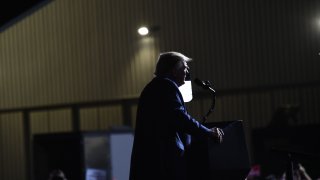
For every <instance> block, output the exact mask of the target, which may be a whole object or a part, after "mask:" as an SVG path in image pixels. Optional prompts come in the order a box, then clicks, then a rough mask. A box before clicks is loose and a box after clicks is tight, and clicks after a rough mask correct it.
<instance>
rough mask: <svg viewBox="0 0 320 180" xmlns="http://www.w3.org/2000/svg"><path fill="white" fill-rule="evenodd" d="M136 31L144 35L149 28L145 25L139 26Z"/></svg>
mask: <svg viewBox="0 0 320 180" xmlns="http://www.w3.org/2000/svg"><path fill="white" fill-rule="evenodd" d="M138 33H139V34H140V35H141V36H145V35H147V34H148V33H149V29H148V28H147V27H145V26H143V27H140V28H139V29H138Z"/></svg>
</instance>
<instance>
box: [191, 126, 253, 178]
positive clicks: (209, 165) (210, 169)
mask: <svg viewBox="0 0 320 180" xmlns="http://www.w3.org/2000/svg"><path fill="white" fill-rule="evenodd" d="M205 126H206V127H208V128H212V127H219V128H221V129H223V131H224V133H225V135H224V139H223V143H222V144H218V143H216V142H214V140H212V139H207V138H204V139H192V145H191V147H190V149H189V151H188V152H187V159H188V161H187V162H188V163H187V165H188V179H189V180H231V179H236V180H241V179H243V180H244V179H245V178H246V177H247V175H248V173H249V171H250V160H249V155H248V151H247V145H246V141H245V134H244V130H243V125H242V120H237V121H230V122H218V123H206V124H205Z"/></svg>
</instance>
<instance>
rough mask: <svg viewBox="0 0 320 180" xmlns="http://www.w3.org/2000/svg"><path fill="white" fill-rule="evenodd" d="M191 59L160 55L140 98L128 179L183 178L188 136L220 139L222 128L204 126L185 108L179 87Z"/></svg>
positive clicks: (175, 53)
mask: <svg viewBox="0 0 320 180" xmlns="http://www.w3.org/2000/svg"><path fill="white" fill-rule="evenodd" d="M190 60H191V59H190V58H188V57H186V56H185V55H183V54H181V53H178V52H166V53H162V54H160V56H159V59H158V62H157V65H156V71H155V75H156V77H154V78H153V79H152V81H151V82H150V83H148V84H147V85H146V87H145V88H144V89H143V91H142V93H141V95H140V99H139V105H138V111H137V118H136V129H135V136H134V144H133V149H132V155H131V168H130V180H147V179H148V180H185V179H186V162H185V157H184V152H185V150H186V148H187V146H188V145H189V144H190V141H191V138H190V135H193V136H199V137H211V138H213V139H215V140H217V141H218V142H219V143H221V142H222V136H223V132H222V130H221V129H219V128H212V129H208V128H206V127H205V126H203V125H201V124H200V123H199V122H198V121H196V120H195V119H194V118H192V117H191V116H190V115H189V114H188V112H187V111H186V108H185V105H184V101H183V97H182V95H181V93H180V91H179V89H178V87H179V86H181V85H183V84H184V83H185V78H186V74H187V73H188V69H189V67H188V65H187V62H188V61H190Z"/></svg>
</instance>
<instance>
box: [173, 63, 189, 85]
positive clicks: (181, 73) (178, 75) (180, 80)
mask: <svg viewBox="0 0 320 180" xmlns="http://www.w3.org/2000/svg"><path fill="white" fill-rule="evenodd" d="M188 70H189V67H188V64H187V62H186V61H179V62H178V64H177V68H176V69H175V70H174V73H173V74H174V78H175V81H176V83H177V85H178V86H182V85H183V84H184V83H185V79H186V75H187V73H188Z"/></svg>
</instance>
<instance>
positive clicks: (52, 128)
mask: <svg viewBox="0 0 320 180" xmlns="http://www.w3.org/2000/svg"><path fill="white" fill-rule="evenodd" d="M319 5H320V4H319V2H316V1H308V2H304V1H302V0H301V1H299V0H297V1H289V0H278V1H264V0H261V1H256V0H201V1H193V0H161V1H158V0H135V1H130V0H53V1H52V2H50V3H48V4H46V5H45V6H43V7H41V8H40V9H38V10H37V11H35V12H34V13H33V14H31V15H30V16H27V17H25V18H23V19H21V20H20V21H18V22H17V23H16V24H14V25H12V26H11V27H8V28H7V29H6V30H5V31H3V32H1V33H0V51H1V53H0V82H1V83H0V96H1V101H0V109H2V110H3V111H1V112H3V113H2V114H1V115H0V134H1V136H0V140H1V141H0V158H1V161H0V176H1V177H3V178H5V179H19V180H23V179H27V175H26V174H27V172H26V171H28V170H30V167H28V162H26V160H28V151H27V149H26V148H30V147H25V141H29V140H30V141H32V135H33V134H36V133H49V132H69V131H73V130H74V122H73V121H74V120H73V110H72V107H71V106H70V107H63V108H61V107H59V108H57V109H55V108H48V109H43V108H42V109H41V108H40V109H37V108H35V109H34V110H31V109H32V107H41V106H48V107H49V106H51V105H56V104H70V103H75V104H76V103H83V102H95V101H106V102H108V101H113V100H115V101H117V103H111V104H108V103H107V104H104V105H97V106H90V107H82V108H80V109H79V130H81V131H91V130H107V129H108V128H110V127H113V126H120V125H123V124H124V122H126V123H125V124H127V125H128V124H130V122H128V121H132V126H134V117H135V111H136V108H137V107H136V104H135V103H129V104H126V103H123V101H122V100H126V99H127V98H137V97H138V95H139V93H140V91H141V89H142V88H143V86H144V85H145V84H146V83H147V82H148V81H149V80H150V79H151V78H152V77H153V70H154V66H155V63H156V58H157V55H158V53H159V52H162V51H167V50H176V51H181V52H183V53H185V54H186V55H188V56H191V57H192V58H193V59H194V61H193V62H192V63H191V64H190V66H191V68H192V76H193V77H199V78H203V79H208V80H211V81H213V83H214V85H215V87H216V89H217V92H218V97H217V102H216V110H215V112H214V113H213V114H212V115H211V116H210V119H209V121H229V120H235V119H243V120H244V121H245V125H246V128H247V129H248V131H247V132H248V133H249V132H250V131H249V130H250V129H251V128H257V127H264V126H266V125H268V123H269V122H270V120H271V119H272V114H273V113H274V111H275V109H276V108H277V107H278V106H280V105H282V104H299V105H300V113H299V119H300V120H301V121H299V122H297V123H298V124H304V123H319V121H320V114H319V112H318V109H319V107H320V101H319V100H320V94H319V92H320V91H319V90H320V88H319V80H320V74H319V72H318V69H319V67H320V61H319V56H318V51H319V49H320V48H319V42H320V39H319V34H320V33H319V32H318V31H320V30H319V29H316V28H315V24H314V22H315V20H316V18H317V13H316V12H317V8H318V7H319V8H320V6H319ZM319 8H318V9H319ZM141 25H150V26H154V27H159V28H160V29H159V30H157V31H154V32H151V34H150V36H148V37H140V36H138V34H137V33H136V30H137V28H138V27H139V26H141ZM288 85H289V86H288ZM290 85H292V86H290ZM274 86H276V88H272V87H274ZM246 89H247V90H246ZM200 91H201V90H200V89H197V88H194V92H195V94H196V93H200ZM210 103H211V100H210V96H209V95H204V96H199V98H197V96H195V99H194V101H193V102H191V103H189V104H188V106H189V110H190V112H191V114H193V115H194V116H196V117H198V118H201V115H202V114H204V113H206V111H207V108H208V107H209V106H210ZM24 108H29V110H30V111H28V112H27V113H28V114H27V115H28V117H29V119H28V121H27V123H26V122H25V119H24V117H25V116H24V115H23V113H25V112H22V111H23V109H24ZM14 109H17V111H12V110H14ZM6 110H8V111H10V113H8V112H7V111H6ZM26 134H29V135H30V137H31V139H29V138H26V137H25V136H26ZM249 135H250V134H249ZM249 140H250V139H249ZM18 171H19V172H18Z"/></svg>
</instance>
